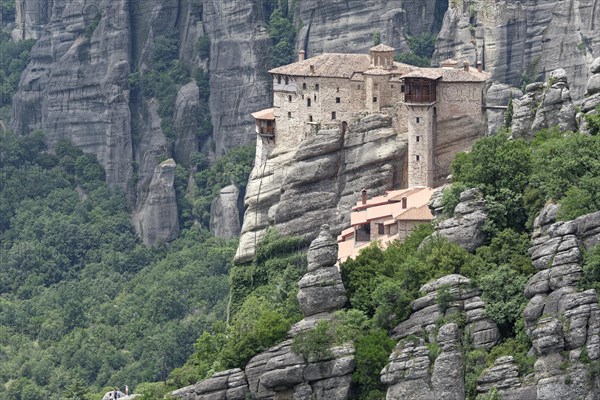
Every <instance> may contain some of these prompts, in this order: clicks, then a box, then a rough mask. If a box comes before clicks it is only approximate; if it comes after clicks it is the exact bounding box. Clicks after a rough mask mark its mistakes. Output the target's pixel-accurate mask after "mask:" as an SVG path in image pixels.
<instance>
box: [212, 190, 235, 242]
mask: <svg viewBox="0 0 600 400" xmlns="http://www.w3.org/2000/svg"><path fill="white" fill-rule="evenodd" d="M239 196H240V191H239V189H238V188H237V187H236V186H235V185H229V186H227V187H224V188H223V189H221V192H220V193H219V197H217V198H215V199H214V200H213V201H212V203H211V204H210V232H211V233H212V234H213V235H215V236H218V237H222V238H224V239H233V238H234V237H237V236H238V235H239V234H240V229H241V224H240V210H239V209H238V198H239Z"/></svg>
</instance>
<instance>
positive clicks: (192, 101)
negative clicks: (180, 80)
mask: <svg viewBox="0 0 600 400" xmlns="http://www.w3.org/2000/svg"><path fill="white" fill-rule="evenodd" d="M199 105H200V89H199V88H198V85H196V83H195V82H190V83H188V84H187V85H183V86H182V87H181V89H179V92H178V93H177V99H176V100H175V117H174V118H173V122H174V124H175V134H176V135H177V137H176V138H175V143H174V144H173V157H174V158H175V161H177V163H178V164H183V165H189V163H190V155H191V154H192V153H194V152H195V151H197V150H198V138H197V134H198V121H197V119H196V118H194V116H195V115H196V113H197V112H199V110H198V107H199Z"/></svg>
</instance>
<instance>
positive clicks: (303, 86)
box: [302, 82, 306, 90]
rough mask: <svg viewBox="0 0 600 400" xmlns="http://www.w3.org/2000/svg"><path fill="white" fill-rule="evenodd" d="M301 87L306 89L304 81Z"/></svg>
mask: <svg viewBox="0 0 600 400" xmlns="http://www.w3.org/2000/svg"><path fill="white" fill-rule="evenodd" d="M302 89H304V90H306V82H304V83H303V84H302Z"/></svg>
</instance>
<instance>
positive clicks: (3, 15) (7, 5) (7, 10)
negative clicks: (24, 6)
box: [0, 0, 16, 54]
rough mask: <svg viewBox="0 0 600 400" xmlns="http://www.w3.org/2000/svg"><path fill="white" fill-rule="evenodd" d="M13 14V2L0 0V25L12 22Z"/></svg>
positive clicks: (13, 19)
mask: <svg viewBox="0 0 600 400" xmlns="http://www.w3.org/2000/svg"><path fill="white" fill-rule="evenodd" d="M15 12H16V10H15V0H0V23H2V24H7V23H11V22H14V21H15ZM0 54H2V53H0Z"/></svg>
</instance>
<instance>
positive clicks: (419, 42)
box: [394, 33, 436, 67]
mask: <svg viewBox="0 0 600 400" xmlns="http://www.w3.org/2000/svg"><path fill="white" fill-rule="evenodd" d="M435 40H436V35H435V34H433V33H422V34H420V35H416V36H410V35H409V36H408V37H407V41H408V47H409V48H410V52H408V53H402V54H398V55H396V56H395V57H394V60H395V61H397V62H401V63H405V64H410V65H415V66H417V67H430V66H431V56H432V55H433V52H434V51H435Z"/></svg>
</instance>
